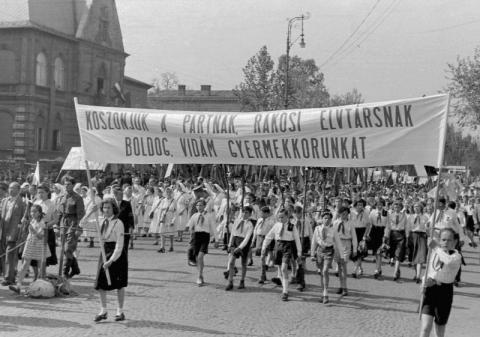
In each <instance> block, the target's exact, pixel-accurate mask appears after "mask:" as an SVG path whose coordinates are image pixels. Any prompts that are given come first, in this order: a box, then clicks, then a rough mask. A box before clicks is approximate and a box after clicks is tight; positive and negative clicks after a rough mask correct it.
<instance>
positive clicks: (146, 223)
mask: <svg viewBox="0 0 480 337" xmlns="http://www.w3.org/2000/svg"><path fill="white" fill-rule="evenodd" d="M154 200H155V196H154V195H153V194H149V195H147V194H146V195H145V196H144V197H143V204H142V213H143V223H142V229H143V230H144V231H145V232H148V231H149V229H150V225H151V223H152V219H150V212H151V211H152V206H153V202H154ZM139 227H140V226H139Z"/></svg>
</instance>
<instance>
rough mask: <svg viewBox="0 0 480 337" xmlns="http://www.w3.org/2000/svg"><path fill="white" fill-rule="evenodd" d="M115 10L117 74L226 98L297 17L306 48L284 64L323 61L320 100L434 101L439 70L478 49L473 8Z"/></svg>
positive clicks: (160, 1) (122, 6)
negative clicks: (164, 80)
mask: <svg viewBox="0 0 480 337" xmlns="http://www.w3.org/2000/svg"><path fill="white" fill-rule="evenodd" d="M116 3H117V9H118V15H119V17H120V24H121V26H122V32H123V39H124V44H125V51H126V52H127V53H129V54H130V56H129V57H128V58H127V66H126V74H127V75H128V76H131V77H134V78H137V79H139V80H142V81H145V82H148V83H150V82H151V80H152V79H153V78H154V77H159V75H160V74H161V73H164V72H174V73H176V74H177V76H178V78H179V80H180V84H185V85H187V88H189V89H199V88H200V85H201V84H210V85H212V89H213V90H216V89H217V90H219V89H232V88H234V87H235V86H236V85H238V84H239V83H240V82H241V81H242V79H243V74H242V68H243V67H244V66H245V65H246V63H247V60H248V59H249V58H250V57H251V56H253V55H255V53H257V52H258V50H259V49H260V48H261V47H262V46H263V45H266V46H267V48H268V51H269V53H270V55H271V56H272V58H273V60H274V61H275V64H277V61H278V57H279V56H280V55H282V54H285V52H286V31H287V22H288V18H292V17H295V16H299V15H301V14H302V13H304V14H305V13H307V12H309V13H310V18H309V19H308V20H306V21H305V23H304V29H305V42H306V48H305V49H302V48H300V46H299V45H298V43H297V44H295V45H293V46H292V49H291V53H290V54H291V55H298V56H300V57H301V58H305V59H306V58H313V59H314V60H315V62H316V64H317V65H318V66H320V65H322V64H323V63H324V62H325V61H327V60H328V62H327V63H326V64H325V65H323V66H322V67H321V71H322V72H323V73H324V74H325V84H326V86H327V88H328V89H329V92H330V93H331V94H338V93H344V92H346V91H348V90H351V89H352V88H357V89H358V90H359V91H360V92H361V93H362V95H363V96H364V98H365V100H366V101H370V102H373V101H382V100H391V99H400V98H408V97H417V96H421V95H423V94H427V95H428V94H435V93H437V92H439V91H441V90H442V89H443V88H445V86H446V83H447V80H446V72H445V70H446V68H447V62H455V60H456V58H457V55H460V56H462V57H464V56H471V55H473V52H474V49H475V47H476V46H480V1H478V0H291V1H289V0H117V1H116ZM374 6H375V7H374ZM362 21H364V22H363V24H361V23H362ZM360 24H361V25H360ZM359 25H360V27H359ZM355 30H356V32H355ZM299 34H300V26H297V27H294V28H293V30H292V39H295V38H297V37H298V35H299ZM352 34H353V35H352ZM350 35H352V36H351V38H350V39H349V40H347V38H348V37H349V36H350ZM342 45H344V48H343V49H341V50H340V51H339V52H337V53H335V52H336V51H337V50H338V48H339V47H341V46H342ZM334 53H335V54H334Z"/></svg>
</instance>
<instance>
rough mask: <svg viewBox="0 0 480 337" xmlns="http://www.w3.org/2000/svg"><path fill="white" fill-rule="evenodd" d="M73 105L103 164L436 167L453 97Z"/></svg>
mask: <svg viewBox="0 0 480 337" xmlns="http://www.w3.org/2000/svg"><path fill="white" fill-rule="evenodd" d="M75 107H76V111H77V119H78V127H79V129H80V137H81V140H82V147H83V149H84V151H85V158H86V159H88V160H91V161H95V162H100V163H123V164H155V163H160V164H166V163H172V164H191V163H197V164H250V165H279V166H286V165H289V166H292V165H293V166H322V167H371V166H385V165H406V164H414V165H415V164H418V165H430V166H436V167H438V166H439V164H440V163H439V161H440V160H441V159H440V157H441V153H442V151H443V144H444V141H443V140H444V137H445V128H446V118H447V110H448V95H436V96H429V97H422V98H415V99H405V100H397V101H389V102H379V103H365V104H358V105H349V106H342V107H332V108H316V109H292V110H279V111H265V112H198V111H195V112H192V111H188V112H187V111H165V110H150V109H129V108H117V107H100V106H88V105H79V104H75Z"/></svg>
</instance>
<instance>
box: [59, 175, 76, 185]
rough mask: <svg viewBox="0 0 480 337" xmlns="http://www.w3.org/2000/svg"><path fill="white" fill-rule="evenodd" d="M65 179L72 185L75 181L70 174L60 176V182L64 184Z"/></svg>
mask: <svg viewBox="0 0 480 337" xmlns="http://www.w3.org/2000/svg"><path fill="white" fill-rule="evenodd" d="M67 181H68V182H69V183H71V184H72V185H75V183H76V181H75V178H74V177H72V176H64V177H63V178H62V184H65V183H66V182H67Z"/></svg>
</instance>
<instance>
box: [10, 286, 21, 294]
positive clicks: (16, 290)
mask: <svg viewBox="0 0 480 337" xmlns="http://www.w3.org/2000/svg"><path fill="white" fill-rule="evenodd" d="M8 289H10V290H11V291H13V292H15V293H17V294H19V295H20V288H19V287H17V286H15V285H13V284H11V285H9V286H8Z"/></svg>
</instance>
